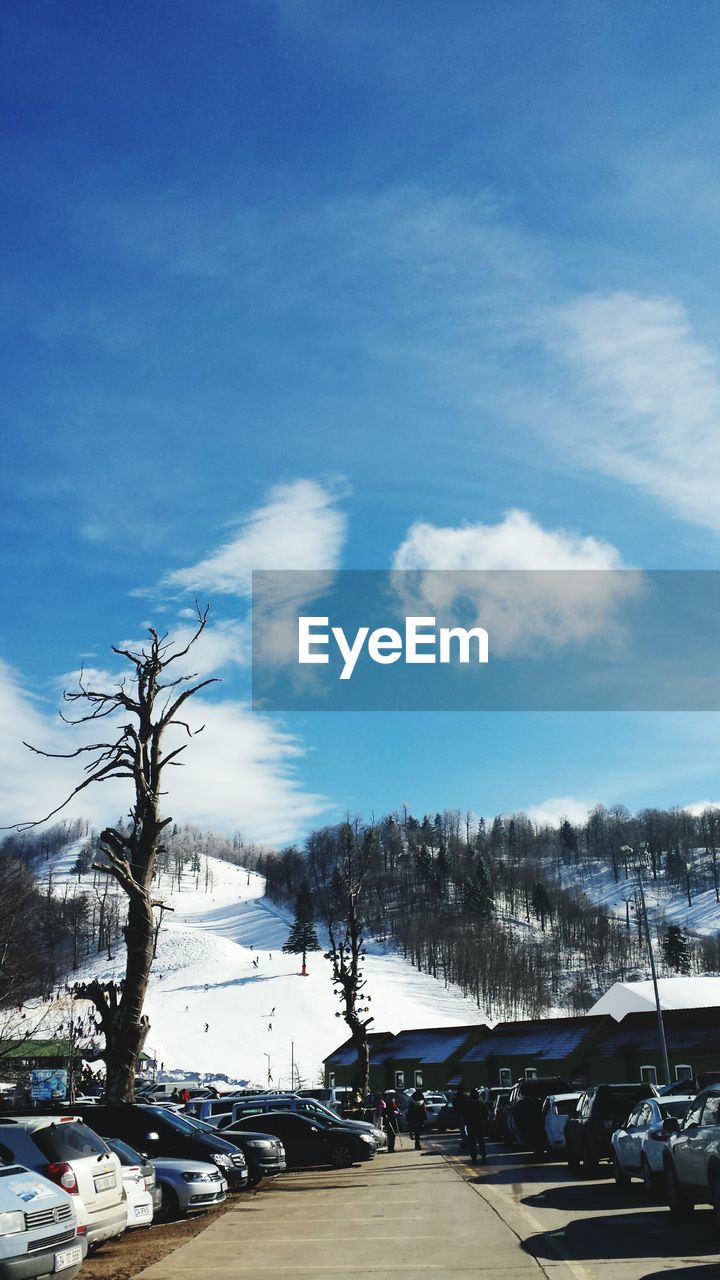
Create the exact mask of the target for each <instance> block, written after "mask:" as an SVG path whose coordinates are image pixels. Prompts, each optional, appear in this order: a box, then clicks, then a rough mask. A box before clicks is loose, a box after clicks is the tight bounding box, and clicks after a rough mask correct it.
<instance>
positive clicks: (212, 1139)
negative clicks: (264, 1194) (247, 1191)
mask: <svg viewBox="0 0 720 1280" xmlns="http://www.w3.org/2000/svg"><path fill="white" fill-rule="evenodd" d="M75 1111H76V1113H77V1114H78V1115H82V1117H83V1119H84V1121H85V1123H86V1124H88V1125H89V1126H90V1128H91V1129H94V1130H95V1132H96V1133H99V1134H100V1135H101V1137H103V1138H121V1139H122V1140H123V1141H124V1142H127V1143H128V1144H129V1146H131V1147H135V1149H136V1150H137V1151H140V1152H142V1153H143V1155H147V1156H149V1157H150V1159H151V1160H152V1159H153V1157H154V1156H179V1157H180V1158H181V1159H184V1160H205V1161H206V1162H208V1161H209V1162H210V1163H212V1164H216V1165H217V1167H218V1169H219V1170H220V1172H221V1173H222V1175H223V1177H224V1178H225V1179H226V1181H227V1184H228V1186H229V1188H230V1190H231V1191H240V1190H242V1188H243V1187H246V1186H247V1184H248V1167H247V1161H246V1160H245V1156H244V1155H243V1153H242V1151H239V1150H238V1148H237V1147H236V1146H234V1145H233V1144H232V1143H231V1142H226V1141H225V1139H224V1138H221V1137H220V1136H219V1135H218V1134H216V1133H213V1132H212V1131H208V1132H207V1133H206V1132H204V1131H202V1132H201V1131H200V1130H199V1129H197V1128H195V1126H194V1125H192V1124H190V1123H189V1121H188V1119H187V1117H186V1116H183V1115H180V1114H179V1113H178V1112H177V1111H168V1110H166V1108H165V1107H161V1106H155V1105H151V1106H145V1105H144V1104H142V1103H136V1102H125V1103H118V1104H108V1105H104V1104H101V1105H99V1106H90V1107H76V1108H75Z"/></svg>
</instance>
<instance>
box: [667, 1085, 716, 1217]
mask: <svg viewBox="0 0 720 1280" xmlns="http://www.w3.org/2000/svg"><path fill="white" fill-rule="evenodd" d="M665 1129H666V1130H669V1131H670V1134H671V1137H670V1141H669V1143H668V1145H667V1147H666V1148H665V1151H664V1153H663V1170H664V1174H665V1189H666V1192H667V1199H668V1204H669V1205H670V1212H671V1213H672V1214H673V1215H674V1216H675V1217H686V1216H687V1215H688V1214H690V1213H692V1210H693V1209H694V1208H695V1205H696V1204H711V1205H712V1206H713V1211H714V1214H715V1222H716V1225H717V1226H718V1228H720V1085H713V1086H712V1087H711V1088H709V1089H704V1090H703V1092H702V1093H699V1094H698V1096H697V1097H696V1098H693V1100H692V1102H691V1103H690V1106H689V1107H688V1110H687V1112H686V1114H685V1118H684V1119H683V1120H682V1121H680V1120H678V1119H676V1118H675V1117H668V1119H667V1120H666V1121H665Z"/></svg>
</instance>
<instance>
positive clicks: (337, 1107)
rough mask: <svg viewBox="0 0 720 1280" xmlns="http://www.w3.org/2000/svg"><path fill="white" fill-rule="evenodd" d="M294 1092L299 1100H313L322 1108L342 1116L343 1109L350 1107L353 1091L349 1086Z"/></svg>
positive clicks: (297, 1090)
mask: <svg viewBox="0 0 720 1280" xmlns="http://www.w3.org/2000/svg"><path fill="white" fill-rule="evenodd" d="M295 1092H296V1093H297V1095H298V1097H300V1098H314V1099H315V1101H316V1102H322V1104H323V1106H325V1107H327V1108H328V1109H329V1110H330V1111H336V1112H337V1114H338V1115H342V1112H343V1110H344V1108H345V1107H349V1106H352V1100H353V1091H352V1089H351V1088H350V1087H349V1086H347V1087H343V1088H337V1089H336V1088H335V1087H333V1088H331V1089H330V1088H328V1089H322V1088H317V1089H296V1090H295Z"/></svg>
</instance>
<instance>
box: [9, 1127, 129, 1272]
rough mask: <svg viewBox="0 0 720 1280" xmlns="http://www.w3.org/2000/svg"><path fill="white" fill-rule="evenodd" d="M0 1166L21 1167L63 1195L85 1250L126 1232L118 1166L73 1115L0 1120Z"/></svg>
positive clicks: (108, 1152) (122, 1190) (99, 1142)
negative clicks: (70, 1201)
mask: <svg viewBox="0 0 720 1280" xmlns="http://www.w3.org/2000/svg"><path fill="white" fill-rule="evenodd" d="M0 1162H4V1163H17V1164H24V1165H26V1166H27V1167H28V1168H29V1169H33V1170H34V1171H35V1172H36V1173H41V1174H42V1175H43V1176H44V1177H45V1178H49V1179H50V1181H51V1182H54V1183H55V1184H56V1185H57V1186H59V1187H62V1189H63V1190H64V1191H68V1192H69V1193H70V1195H71V1196H72V1198H73V1203H74V1205H75V1213H76V1216H77V1219H78V1230H79V1232H80V1234H82V1235H84V1236H85V1238H86V1239H87V1243H88V1248H89V1249H92V1248H95V1247H96V1246H97V1245H99V1244H102V1243H103V1241H105V1240H112V1239H115V1237H116V1236H121V1235H122V1233H123V1231H124V1230H125V1227H126V1226H127V1211H126V1208H125V1199H126V1197H125V1189H124V1187H123V1181H122V1172H121V1169H120V1161H119V1160H118V1158H117V1156H116V1155H114V1154H113V1152H112V1151H110V1149H109V1147H107V1146H106V1144H105V1143H104V1142H103V1140H102V1138H99V1137H98V1135H97V1134H96V1133H94V1132H93V1130H92V1129H90V1128H88V1126H87V1125H86V1124H84V1123H83V1121H82V1120H81V1119H80V1118H79V1117H78V1116H73V1115H68V1114H67V1113H65V1112H63V1114H62V1115H39V1114H37V1115H13V1116H8V1115H5V1116H0Z"/></svg>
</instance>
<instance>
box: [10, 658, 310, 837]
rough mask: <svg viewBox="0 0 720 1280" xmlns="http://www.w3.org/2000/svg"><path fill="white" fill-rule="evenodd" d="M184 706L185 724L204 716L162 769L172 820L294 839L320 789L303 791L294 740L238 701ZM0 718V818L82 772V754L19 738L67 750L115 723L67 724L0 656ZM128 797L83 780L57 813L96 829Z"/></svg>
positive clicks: (20, 812) (104, 734)
mask: <svg viewBox="0 0 720 1280" xmlns="http://www.w3.org/2000/svg"><path fill="white" fill-rule="evenodd" d="M187 711H188V713H189V715H188V719H189V721H190V723H191V725H192V726H193V727H199V726H200V725H202V724H204V725H205V729H204V731H203V732H202V733H200V734H199V735H198V736H197V737H196V738H193V739H192V740H191V741H189V742H188V749H187V751H186V752H185V753H184V757H185V760H186V762H187V763H186V764H185V765H184V767H182V768H177V769H175V768H172V767H171V768H169V769H168V770H167V773H166V777H167V783H168V795H167V797H166V799H165V800H164V802H163V809H164V812H165V813H167V814H172V816H173V818H174V819H175V820H176V821H178V822H194V823H197V824H198V825H201V826H206V827H210V828H212V829H213V830H220V831H227V832H232V831H236V830H241V831H242V832H243V834H244V835H245V836H247V837H248V838H251V839H255V840H258V841H263V842H267V843H271V844H272V843H281V842H284V841H287V840H290V839H293V838H296V837H297V835H298V833H299V832H301V831H302V830H303V829H305V828H306V827H307V826H308V825H309V824H310V823H311V822H312V820H313V819H315V818H317V817H318V815H320V814H322V813H324V812H326V810H327V808H328V802H327V801H326V799H325V797H323V796H320V795H317V794H313V793H310V792H308V791H305V790H304V789H303V787H302V785H301V782H300V780H299V778H298V766H299V764H300V762H301V760H302V757H303V755H304V750H305V749H304V747H303V744H302V742H301V741H300V740H299V739H297V738H295V737H294V736H292V735H291V734H288V733H285V732H284V731H283V729H282V728H281V727H279V725H278V723H277V721H276V720H274V719H270V718H269V717H264V716H261V715H257V714H253V713H252V712H251V711H250V710H249V709H248V707H247V706H246V705H245V704H244V703H240V702H236V701H230V700H227V701H213V702H209V701H206V700H204V699H202V698H201V697H197V698H195V699H193V700H192V701H191V702H190V703H188V704H187ZM0 720H1V721H2V724H3V733H2V735H1V736H0V825H3V826H6V825H11V824H13V823H17V822H23V821H28V820H34V819H38V818H42V817H44V815H45V814H46V813H48V812H49V811H50V810H51V809H54V808H55V807H56V805H58V804H59V803H61V801H62V800H63V799H64V798H65V796H66V795H68V794H69V793H70V792H71V791H72V789H73V787H74V786H75V785H77V783H78V781H80V779H81V777H82V763H83V757H79V758H76V759H75V760H70V761H68V760H57V759H55V760H48V759H46V758H45V757H44V756H38V755H34V754H33V753H31V752H30V751H28V750H26V749H25V748H24V747H23V746H22V742H23V741H29V742H31V743H32V744H33V746H36V747H38V748H42V749H43V750H46V751H54V752H67V751H72V750H75V748H76V747H77V746H79V745H82V744H83V743H86V742H93V741H94V742H101V741H108V742H109V741H112V739H113V737H114V726H115V725H116V722H115V721H114V720H113V719H112V718H111V719H109V720H101V721H97V722H95V723H94V724H92V725H84V726H81V727H78V728H75V729H72V728H70V727H68V726H65V725H63V724H62V723H61V722H60V721H59V719H58V717H57V715H56V714H55V713H54V711H52V712H51V710H50V709H49V708H48V709H46V707H45V705H44V704H41V703H40V702H39V701H38V700H37V699H36V698H34V697H33V696H32V695H31V694H30V693H29V692H28V690H27V689H26V688H24V687H23V685H22V683H21V681H20V679H19V677H18V675H17V674H16V673H15V672H13V671H12V670H11V669H10V668H9V667H8V666H7V664H5V663H2V662H0ZM181 732H182V731H181V730H179V729H178V730H177V731H173V733H177V734H180V733H181ZM168 741H170V739H168ZM86 758H87V757H86ZM130 799H131V793H130V790H129V783H128V782H124V781H119V780H118V781H112V782H108V783H103V784H99V785H95V786H90V787H88V788H87V789H86V790H84V791H83V792H81V793H80V795H79V796H78V797H76V798H75V799H74V800H73V801H72V803H71V804H69V805H68V806H67V808H66V809H63V810H62V811H61V813H60V814H58V820H60V819H61V818H62V817H79V816H82V817H85V818H87V819H88V821H89V822H90V823H91V825H93V826H95V827H96V828H100V827H101V826H103V825H106V824H107V823H108V822H114V821H116V820H117V818H118V817H119V816H120V815H121V814H123V813H125V812H127V809H128V806H129V803H130Z"/></svg>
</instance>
